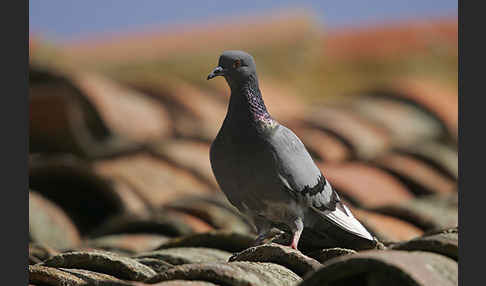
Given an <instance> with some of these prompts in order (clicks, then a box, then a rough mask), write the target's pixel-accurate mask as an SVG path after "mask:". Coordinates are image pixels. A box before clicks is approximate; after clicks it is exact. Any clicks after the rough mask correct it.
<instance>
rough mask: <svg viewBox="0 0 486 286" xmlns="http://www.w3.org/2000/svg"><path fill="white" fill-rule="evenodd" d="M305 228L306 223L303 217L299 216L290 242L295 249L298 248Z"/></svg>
mask: <svg viewBox="0 0 486 286" xmlns="http://www.w3.org/2000/svg"><path fill="white" fill-rule="evenodd" d="M303 230H304V223H303V222H302V219H301V218H298V219H297V220H296V221H295V230H294V235H293V237H292V243H291V244H290V247H292V248H293V249H295V250H297V245H299V239H300V235H301V234H302V231H303Z"/></svg>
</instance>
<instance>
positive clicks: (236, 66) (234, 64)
mask: <svg viewBox="0 0 486 286" xmlns="http://www.w3.org/2000/svg"><path fill="white" fill-rule="evenodd" d="M239 66H241V61H240V60H236V61H234V62H233V68H234V69H236V68H238V67H239Z"/></svg>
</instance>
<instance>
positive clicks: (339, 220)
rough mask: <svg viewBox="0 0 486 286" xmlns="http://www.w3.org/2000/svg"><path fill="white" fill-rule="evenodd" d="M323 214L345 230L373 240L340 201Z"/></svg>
mask: <svg viewBox="0 0 486 286" xmlns="http://www.w3.org/2000/svg"><path fill="white" fill-rule="evenodd" d="M323 216H324V218H325V219H327V220H329V221H331V222H332V223H333V224H335V225H337V226H339V227H340V228H342V229H344V230H346V231H347V232H350V233H352V234H355V235H357V236H359V237H362V238H365V239H368V240H374V239H373V237H372V236H371V234H370V233H369V232H368V230H366V228H365V227H364V226H363V225H362V224H361V223H360V222H359V221H358V220H357V219H356V218H355V217H354V216H353V214H352V213H351V211H350V210H349V209H348V207H346V206H345V205H344V204H342V203H341V202H338V205H337V206H336V209H335V210H334V211H330V212H324V213H323Z"/></svg>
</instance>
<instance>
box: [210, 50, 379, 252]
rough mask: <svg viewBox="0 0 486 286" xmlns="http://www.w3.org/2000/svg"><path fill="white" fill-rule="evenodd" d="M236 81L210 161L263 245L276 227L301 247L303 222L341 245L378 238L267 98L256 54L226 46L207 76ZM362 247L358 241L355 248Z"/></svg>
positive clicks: (221, 182) (214, 171) (234, 203)
mask: <svg viewBox="0 0 486 286" xmlns="http://www.w3.org/2000/svg"><path fill="white" fill-rule="evenodd" d="M217 76H223V77H224V78H225V80H226V82H227V83H228V85H229V87H230V88H231V97H230V100H229V106H228V111H227V114H226V117H225V119H224V122H223V125H222V126H221V129H220V130H219V132H218V135H217V136H216V138H215V140H214V142H213V143H212V145H211V150H210V159H211V167H212V169H213V173H214V175H215V177H216V180H217V182H218V184H219V186H220V188H221V190H222V191H223V192H224V193H225V195H226V197H227V198H228V200H229V201H230V202H231V203H232V204H233V205H234V206H235V207H236V208H237V209H238V210H239V211H240V212H242V213H243V214H244V215H246V216H247V217H248V218H249V219H250V220H251V221H252V222H253V224H254V225H255V227H256V230H257V233H258V236H257V239H256V243H257V244H260V243H261V242H262V241H263V240H264V239H265V238H266V236H267V235H268V234H269V231H270V230H271V229H272V228H273V227H276V228H279V229H281V230H284V231H287V232H290V233H291V234H292V237H293V239H292V240H291V245H290V246H291V247H292V248H294V249H297V245H298V243H299V238H300V236H301V234H302V231H303V230H304V227H305V228H309V229H311V230H312V231H313V232H316V233H321V234H323V235H324V236H325V237H326V239H327V240H331V241H333V242H334V244H335V245H330V246H342V247H354V246H356V245H357V244H356V243H355V242H356V241H361V244H362V243H363V242H365V243H367V244H369V245H373V242H375V240H374V239H373V237H372V236H371V234H370V233H369V232H368V231H367V230H366V228H365V227H363V225H362V224H361V223H360V222H359V221H358V220H357V219H356V218H354V216H353V215H352V214H351V211H350V210H349V209H348V208H347V207H346V206H345V205H344V204H343V203H342V202H341V201H340V199H339V196H338V194H337V193H336V192H335V191H334V190H333V189H332V187H331V185H330V184H329V182H328V181H327V179H326V178H325V177H324V176H323V175H322V173H321V171H320V170H319V168H318V167H317V166H316V164H315V163H314V161H313V160H312V158H311V156H310V155H309V153H308V152H307V150H306V148H305V147H304V144H302V142H301V141H300V139H299V138H298V137H297V136H296V135H295V134H294V133H293V132H292V131H291V130H290V129H288V128H287V127H285V126H283V125H281V124H279V123H278V122H277V121H276V120H275V119H273V118H272V117H271V116H270V114H269V113H268V111H267V108H266V106H265V104H264V102H263V99H262V95H261V92H260V89H259V87H258V78H257V74H256V66H255V62H254V60H253V57H252V56H251V55H249V54H247V53H245V52H243V51H225V52H223V54H222V55H221V56H220V58H219V64H218V67H216V68H215V69H214V70H213V71H212V72H211V73H210V74H209V75H208V78H207V79H208V80H209V79H212V78H214V77H217ZM354 248H356V247H354Z"/></svg>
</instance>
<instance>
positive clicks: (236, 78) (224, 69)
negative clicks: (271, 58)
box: [208, 51, 256, 87]
mask: <svg viewBox="0 0 486 286" xmlns="http://www.w3.org/2000/svg"><path fill="white" fill-rule="evenodd" d="M217 76H224V78H225V79H226V81H227V82H228V84H229V85H230V87H233V86H237V85H239V84H241V83H245V82H247V81H249V80H250V79H252V78H254V79H256V66H255V61H254V60H253V57H252V56H251V55H250V54H248V53H245V52H243V51H224V52H223V53H222V54H221V56H220V57H219V62H218V66H217V67H216V68H215V69H214V70H213V71H212V72H211V73H210V74H209V75H208V80H210V79H212V78H215V77H217Z"/></svg>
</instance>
